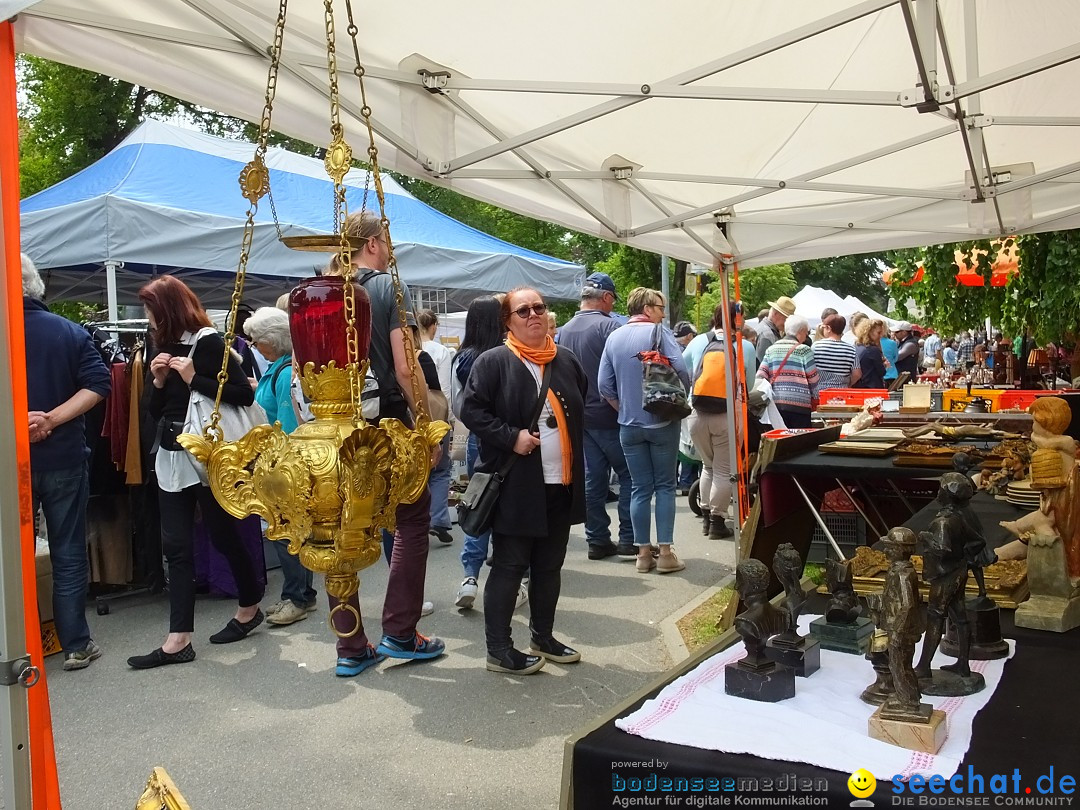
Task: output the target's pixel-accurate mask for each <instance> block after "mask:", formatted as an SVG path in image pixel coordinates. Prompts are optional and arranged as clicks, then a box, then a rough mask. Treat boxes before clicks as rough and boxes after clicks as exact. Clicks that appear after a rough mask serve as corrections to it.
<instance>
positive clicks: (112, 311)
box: [105, 259, 123, 338]
mask: <svg viewBox="0 0 1080 810" xmlns="http://www.w3.org/2000/svg"><path fill="white" fill-rule="evenodd" d="M122 266H123V264H122V263H121V262H114V261H112V260H111V259H110V260H109V261H107V262H105V301H106V303H107V304H108V307H109V321H110V322H112V323H116V322H117V321H118V320H120V314H119V313H120V309H119V307H117V305H116V269H117V268H118V267H122ZM113 337H114V338H115V337H117V335H116V334H113Z"/></svg>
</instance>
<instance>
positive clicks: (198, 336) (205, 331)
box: [187, 326, 217, 357]
mask: <svg viewBox="0 0 1080 810" xmlns="http://www.w3.org/2000/svg"><path fill="white" fill-rule="evenodd" d="M216 334H217V329H215V328H214V327H212V326H204V327H203V328H202V329H200V330H199V331H198V332H196V333H195V340H194V341H192V343H191V348H190V349H188V353H187V356H188V357H191V356H192V355H194V354H195V347H196V346H198V345H199V341H200V340H202V339H203V338H204V337H206V336H207V335H216Z"/></svg>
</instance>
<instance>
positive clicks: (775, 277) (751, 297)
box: [691, 264, 799, 331]
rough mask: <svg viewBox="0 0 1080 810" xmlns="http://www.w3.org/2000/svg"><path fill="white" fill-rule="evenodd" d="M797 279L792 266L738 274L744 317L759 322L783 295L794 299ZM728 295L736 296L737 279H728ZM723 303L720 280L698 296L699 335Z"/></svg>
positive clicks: (695, 316) (695, 313)
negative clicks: (765, 311) (761, 314)
mask: <svg viewBox="0 0 1080 810" xmlns="http://www.w3.org/2000/svg"><path fill="white" fill-rule="evenodd" d="M798 289H799V288H798V285H797V283H796V281H795V275H794V273H793V272H792V267H791V265H790V264H768V265H764V266H762V267H751V268H750V269H749V270H743V271H741V272H740V273H739V293H740V300H741V301H742V305H743V313H744V316H745V317H746V318H747V319H748V320H749V319H750V318H756V317H757V314H758V312H759V311H760V310H762V309H765V308H766V307H768V305H769V302H770V301H775V300H776V299H777V298H779V297H780V296H781V295H793V294H794V293H795V292H797V291H798ZM728 294H729V295H730V296H731V297H732V298H734V296H735V279H734V278H732V277H730V276H729V278H728ZM719 303H720V279H719V278H714V279H713V280H712V281H710V282H709V285H708V289H707V290H706V291H705V292H704V293H702V294H701V295H700V296H698V298H697V300H696V301H695V305H694V307H693V309H692V312H693V318H692V319H691V320H693V321H694V323H695V325H696V326H697V328H698V331H701V330H702V329H705V328H706V327H708V324H709V320H710V319H711V318H712V314H713V310H715V309H716V306H717V305H718V304H719Z"/></svg>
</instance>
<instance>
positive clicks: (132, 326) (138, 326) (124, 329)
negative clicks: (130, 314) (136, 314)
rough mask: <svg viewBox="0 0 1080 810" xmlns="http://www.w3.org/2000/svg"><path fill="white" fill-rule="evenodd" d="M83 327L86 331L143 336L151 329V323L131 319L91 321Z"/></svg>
mask: <svg viewBox="0 0 1080 810" xmlns="http://www.w3.org/2000/svg"><path fill="white" fill-rule="evenodd" d="M83 326H84V327H85V328H86V329H100V330H101V331H102V332H119V333H121V334H129V335H141V334H143V333H144V332H146V330H147V329H149V328H150V321H148V320H146V319H145V318H129V319H127V320H122V321H89V322H87V323H84V324H83Z"/></svg>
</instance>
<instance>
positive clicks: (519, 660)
mask: <svg viewBox="0 0 1080 810" xmlns="http://www.w3.org/2000/svg"><path fill="white" fill-rule="evenodd" d="M543 668H544V659H543V658H541V657H540V656H538V655H526V654H525V653H523V652H521V650H515V649H513V648H512V647H511V648H510V649H509V650H507V651H506V652H504V653H502V654H500V655H497V656H495V655H491V653H488V657H487V669H488V672H505V673H507V674H509V675H532V674H533V673H534V672H537V671H539V670H541V669H543Z"/></svg>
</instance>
